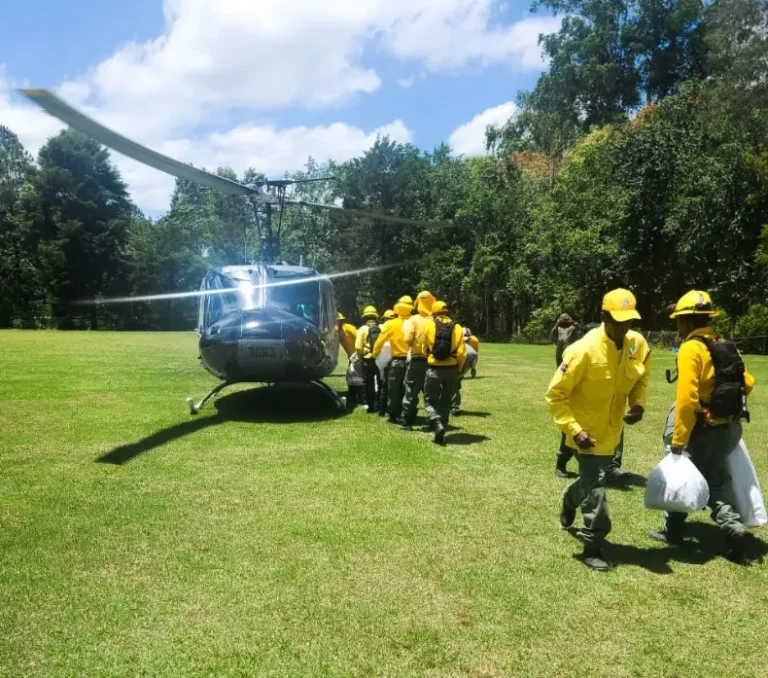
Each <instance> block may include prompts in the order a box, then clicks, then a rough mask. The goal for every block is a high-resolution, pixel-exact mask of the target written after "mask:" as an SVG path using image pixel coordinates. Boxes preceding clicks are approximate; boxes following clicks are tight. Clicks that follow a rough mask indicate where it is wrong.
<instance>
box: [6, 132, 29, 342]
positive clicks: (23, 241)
mask: <svg viewBox="0 0 768 678" xmlns="http://www.w3.org/2000/svg"><path fill="white" fill-rule="evenodd" d="M33 176H34V167H33V165H32V158H31V156H30V155H29V154H28V153H27V152H26V151H25V150H24V147H23V146H22V145H21V142H20V141H19V139H18V137H17V136H16V135H15V134H14V133H13V132H11V130H9V129H8V128H7V127H4V126H2V125H0V327H9V326H10V325H11V322H12V321H13V320H14V319H15V318H20V319H21V318H25V319H27V322H29V321H30V319H31V316H32V315H34V312H35V310H36V308H37V304H38V302H39V285H38V276H37V271H36V270H35V267H34V265H33V261H32V256H31V247H30V242H29V238H28V237H27V236H26V231H25V228H24V224H23V222H22V221H21V219H20V214H19V211H20V206H19V203H20V200H21V197H22V192H23V191H24V189H25V186H26V185H27V184H28V182H29V181H31V180H32V179H33Z"/></svg>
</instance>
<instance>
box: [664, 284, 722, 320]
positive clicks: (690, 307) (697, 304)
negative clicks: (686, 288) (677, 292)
mask: <svg viewBox="0 0 768 678" xmlns="http://www.w3.org/2000/svg"><path fill="white" fill-rule="evenodd" d="M679 315H707V316H709V317H710V318H717V316H719V315H720V313H719V312H718V311H715V306H714V304H713V303H712V297H710V296H709V294H707V293H706V292H702V291H700V290H691V291H690V292H687V293H686V294H684V295H683V296H682V297H680V299H679V301H678V302H677V303H676V304H675V311H674V313H672V315H671V316H669V317H670V318H677V316H679Z"/></svg>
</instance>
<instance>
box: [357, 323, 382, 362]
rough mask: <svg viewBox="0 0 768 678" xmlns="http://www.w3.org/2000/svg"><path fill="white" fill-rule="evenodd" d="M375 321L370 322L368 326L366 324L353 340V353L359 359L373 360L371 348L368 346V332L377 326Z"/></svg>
mask: <svg viewBox="0 0 768 678" xmlns="http://www.w3.org/2000/svg"><path fill="white" fill-rule="evenodd" d="M377 324H378V323H377V322H376V321H373V320H372V321H371V322H370V324H369V323H366V324H365V325H363V326H362V327H361V328H360V329H359V330H357V338H356V339H355V351H357V354H358V355H359V356H360V357H361V358H373V354H372V353H371V347H370V346H369V345H368V332H369V331H370V329H371V327H373V326H374V325H377Z"/></svg>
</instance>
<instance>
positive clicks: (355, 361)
mask: <svg viewBox="0 0 768 678" xmlns="http://www.w3.org/2000/svg"><path fill="white" fill-rule="evenodd" d="M364 384H365V379H364V377H363V361H362V360H360V359H359V358H358V357H357V354H356V353H353V354H352V357H351V358H350V359H349V367H347V386H363V385H364Z"/></svg>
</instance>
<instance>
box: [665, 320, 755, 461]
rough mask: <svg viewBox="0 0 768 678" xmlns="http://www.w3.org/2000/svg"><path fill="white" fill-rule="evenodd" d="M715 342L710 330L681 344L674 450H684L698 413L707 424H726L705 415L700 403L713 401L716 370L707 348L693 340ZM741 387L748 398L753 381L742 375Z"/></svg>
mask: <svg viewBox="0 0 768 678" xmlns="http://www.w3.org/2000/svg"><path fill="white" fill-rule="evenodd" d="M696 336H699V337H706V338H707V339H713V340H714V339H716V338H717V335H716V334H715V331H714V330H713V329H712V328H711V327H705V328H702V329H700V330H694V331H693V332H691V334H689V335H688V337H687V339H686V340H685V341H684V342H683V343H682V344H681V346H680V351H679V353H678V354H677V398H676V399H675V430H674V433H673V434H672V446H673V447H685V446H686V445H687V444H688V441H689V439H690V437H691V432H692V431H693V427H694V426H695V425H696V418H697V416H698V414H699V412H703V413H704V416H705V418H706V420H707V422H708V423H712V424H716V425H717V424H726V423H728V420H727V419H713V418H711V417H710V416H709V414H708V413H707V412H706V411H704V408H705V406H704V405H703V403H708V402H709V401H710V400H711V399H712V393H713V391H714V390H715V367H714V365H713V364H712V357H711V356H710V355H709V351H708V350H707V347H706V346H705V345H704V344H703V343H701V342H700V341H697V340H696V339H693V337H696ZM744 386H745V387H746V391H747V394H749V393H751V392H752V389H753V388H754V386H755V378H754V377H753V376H752V375H751V374H750V373H749V372H746V371H745V372H744Z"/></svg>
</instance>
